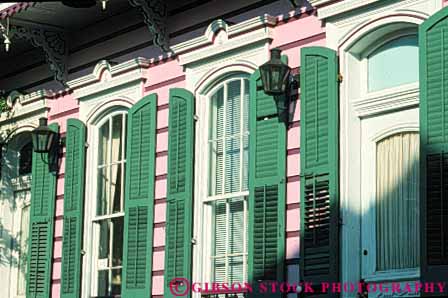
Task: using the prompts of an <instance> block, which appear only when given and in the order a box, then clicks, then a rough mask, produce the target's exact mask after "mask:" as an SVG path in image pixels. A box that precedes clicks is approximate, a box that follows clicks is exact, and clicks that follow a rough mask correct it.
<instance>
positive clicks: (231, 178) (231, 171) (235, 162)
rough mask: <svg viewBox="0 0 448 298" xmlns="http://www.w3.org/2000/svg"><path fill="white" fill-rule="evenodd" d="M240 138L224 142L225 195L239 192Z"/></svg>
mask: <svg viewBox="0 0 448 298" xmlns="http://www.w3.org/2000/svg"><path fill="white" fill-rule="evenodd" d="M240 154H241V146H240V138H239V137H237V138H232V139H227V140H226V164H225V168H226V169H225V175H226V177H225V190H226V193H232V192H238V191H240Z"/></svg>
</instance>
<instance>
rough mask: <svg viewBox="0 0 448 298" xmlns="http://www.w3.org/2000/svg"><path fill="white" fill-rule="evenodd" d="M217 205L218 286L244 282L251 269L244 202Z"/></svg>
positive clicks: (215, 271) (215, 260)
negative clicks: (220, 283) (249, 268)
mask: <svg viewBox="0 0 448 298" xmlns="http://www.w3.org/2000/svg"><path fill="white" fill-rule="evenodd" d="M212 204H213V218H214V222H213V236H214V243H213V245H214V249H213V255H212V262H213V277H214V280H213V281H215V282H234V281H239V282H243V281H244V279H245V272H244V271H245V268H247V266H246V265H245V264H247V228H246V227H245V217H247V213H246V212H247V211H246V210H245V207H244V204H245V199H244V198H233V199H228V200H218V201H215V202H213V203H212Z"/></svg>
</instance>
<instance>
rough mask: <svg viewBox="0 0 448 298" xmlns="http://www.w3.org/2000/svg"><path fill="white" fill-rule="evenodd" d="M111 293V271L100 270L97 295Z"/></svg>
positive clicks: (104, 295)
mask: <svg viewBox="0 0 448 298" xmlns="http://www.w3.org/2000/svg"><path fill="white" fill-rule="evenodd" d="M108 295H109V271H108V270H101V271H99V272H98V289H97V296H100V297H106V296H108Z"/></svg>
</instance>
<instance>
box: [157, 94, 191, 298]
mask: <svg viewBox="0 0 448 298" xmlns="http://www.w3.org/2000/svg"><path fill="white" fill-rule="evenodd" d="M169 108H170V114H169V130H168V138H169V143H168V194H167V196H168V198H167V218H166V241H165V245H166V247H165V293H164V297H172V296H173V295H172V294H171V292H170V289H169V284H170V282H171V280H172V279H173V278H186V279H187V280H191V278H190V277H191V249H192V247H191V246H192V243H191V240H192V227H193V221H192V214H193V151H194V96H193V94H191V92H189V91H188V90H185V89H180V88H174V89H171V90H170V101H169ZM179 289H182V287H179ZM190 296H191V293H188V295H186V296H185V297H190Z"/></svg>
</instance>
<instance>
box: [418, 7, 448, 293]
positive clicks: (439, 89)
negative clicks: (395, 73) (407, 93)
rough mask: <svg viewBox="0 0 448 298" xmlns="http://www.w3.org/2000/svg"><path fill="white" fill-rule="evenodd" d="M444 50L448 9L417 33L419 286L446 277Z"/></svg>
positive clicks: (447, 59) (447, 65)
mask: <svg viewBox="0 0 448 298" xmlns="http://www.w3.org/2000/svg"><path fill="white" fill-rule="evenodd" d="M447 44H448V8H444V9H442V10H441V11H439V12H438V13H436V14H435V15H433V16H432V17H430V18H429V19H428V20H426V21H425V22H423V24H422V25H420V32H419V47H420V146H421V149H420V152H421V153H420V154H421V157H420V165H421V173H420V179H421V183H420V195H421V198H420V203H421V227H420V231H421V235H420V236H421V239H420V240H421V249H422V254H421V262H420V266H421V279H422V281H423V282H436V281H445V280H446V276H448V183H447V181H448V97H447V94H448V87H447V86H448V85H447V82H448V72H447V71H448V48H447V47H446V45H447ZM430 294H431V296H435V293H430ZM427 295H429V294H427ZM443 296H444V295H443Z"/></svg>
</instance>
